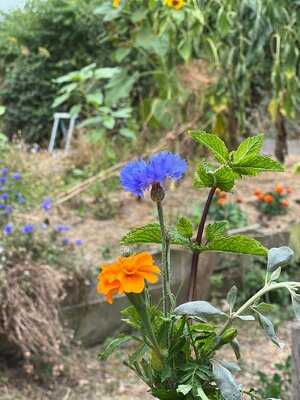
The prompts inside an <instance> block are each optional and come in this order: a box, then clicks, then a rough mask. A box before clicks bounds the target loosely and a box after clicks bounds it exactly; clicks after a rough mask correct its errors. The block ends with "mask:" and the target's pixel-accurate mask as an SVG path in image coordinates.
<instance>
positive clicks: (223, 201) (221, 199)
mask: <svg viewBox="0 0 300 400" xmlns="http://www.w3.org/2000/svg"><path fill="white" fill-rule="evenodd" d="M217 203H218V204H219V205H220V206H224V204H225V203H226V198H225V197H220V198H219V200H218V201H217Z"/></svg>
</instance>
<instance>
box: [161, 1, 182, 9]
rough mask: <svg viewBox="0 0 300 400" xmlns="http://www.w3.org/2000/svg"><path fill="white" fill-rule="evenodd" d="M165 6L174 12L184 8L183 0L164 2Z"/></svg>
mask: <svg viewBox="0 0 300 400" xmlns="http://www.w3.org/2000/svg"><path fill="white" fill-rule="evenodd" d="M165 5H166V6H167V7H170V8H175V10H180V9H181V8H183V7H184V6H185V0H165Z"/></svg>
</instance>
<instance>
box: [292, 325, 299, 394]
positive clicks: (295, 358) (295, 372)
mask: <svg viewBox="0 0 300 400" xmlns="http://www.w3.org/2000/svg"><path fill="white" fill-rule="evenodd" d="M292 365H293V367H292V368H293V369H292V400H300V323H299V322H298V323H295V324H294V325H293V328H292Z"/></svg>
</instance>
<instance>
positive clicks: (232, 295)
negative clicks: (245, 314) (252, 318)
mask: <svg viewBox="0 0 300 400" xmlns="http://www.w3.org/2000/svg"><path fill="white" fill-rule="evenodd" d="M237 292H238V289H237V287H236V286H232V288H231V289H230V290H229V292H228V293H227V297H226V300H227V303H228V305H229V307H230V310H231V311H232V310H233V308H234V306H235V303H236V299H237Z"/></svg>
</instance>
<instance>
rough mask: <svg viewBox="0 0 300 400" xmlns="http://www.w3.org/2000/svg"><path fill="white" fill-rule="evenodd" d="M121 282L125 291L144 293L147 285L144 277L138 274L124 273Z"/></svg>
mask: <svg viewBox="0 0 300 400" xmlns="http://www.w3.org/2000/svg"><path fill="white" fill-rule="evenodd" d="M121 282H122V287H123V290H124V292H125V293H142V291H143V290H144V287H145V281H144V278H143V277H142V276H140V275H138V274H135V275H124V277H123V279H122V280H121Z"/></svg>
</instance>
